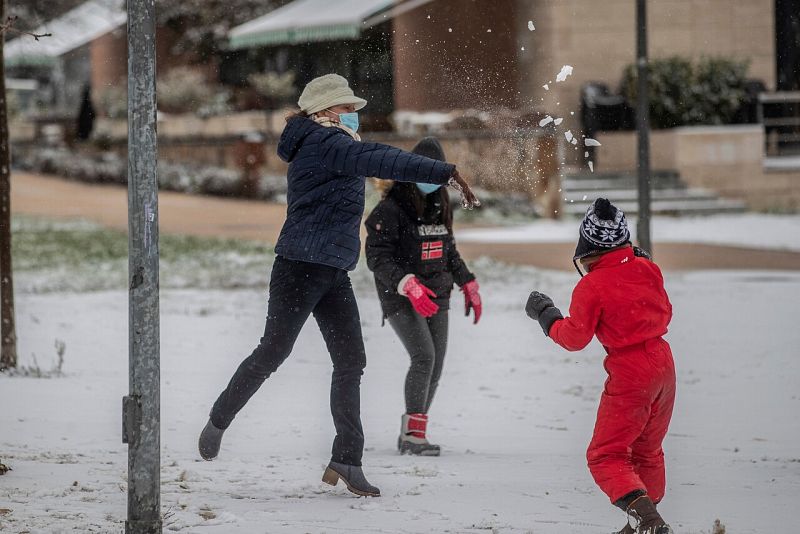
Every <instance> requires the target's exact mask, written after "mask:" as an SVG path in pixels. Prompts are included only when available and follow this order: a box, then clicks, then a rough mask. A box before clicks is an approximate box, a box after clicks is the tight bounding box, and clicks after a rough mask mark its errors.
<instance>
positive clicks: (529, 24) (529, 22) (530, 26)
mask: <svg viewBox="0 0 800 534" xmlns="http://www.w3.org/2000/svg"><path fill="white" fill-rule="evenodd" d="M528 29H529V30H530V31H533V30H535V29H536V26H534V25H533V21H532V20H529V21H528Z"/></svg>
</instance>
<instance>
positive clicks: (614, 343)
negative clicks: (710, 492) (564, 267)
mask: <svg viewBox="0 0 800 534" xmlns="http://www.w3.org/2000/svg"><path fill="white" fill-rule="evenodd" d="M671 317H672V305H671V304H670V302H669V298H668V297H667V293H666V292H665V291H664V279H663V277H662V275H661V271H660V270H659V268H658V267H657V266H656V264H655V263H653V262H652V261H650V260H647V259H645V258H640V257H637V256H634V254H633V249H632V248H631V247H625V248H622V249H619V250H615V251H613V252H608V253H606V254H604V255H603V256H601V257H600V259H599V260H598V261H597V262H596V263H594V264H593V265H592V266H591V268H590V271H589V273H588V274H587V275H586V276H584V277H583V278H582V279H581V281H580V282H579V283H578V285H577V286H576V287H575V290H574V291H573V293H572V302H571V303H570V307H569V317H567V318H565V319H561V320H558V321H556V322H555V323H554V324H553V326H552V327H551V328H550V332H549V335H550V337H551V338H552V339H553V341H555V342H556V343H558V344H559V345H561V346H562V347H564V348H565V349H567V350H580V349H582V348H584V347H585V346H586V345H587V344H588V343H589V342H590V341H591V339H592V336H593V335H597V339H598V340H599V341H600V343H602V344H603V346H604V347H605V349H606V352H607V356H606V358H605V361H604V362H603V365H604V367H605V369H606V372H607V373H608V379H607V380H606V383H605V387H604V389H603V394H602V396H601V398H600V407H599V408H598V410H597V422H596V423H595V427H594V435H593V437H592V442H591V443H590V444H589V450H588V451H587V453H586V458H587V460H588V462H589V470H590V471H591V473H592V476H593V477H594V480H595V482H597V485H598V486H600V489H602V490H603V491H604V492H605V493H606V495H608V497H609V498H610V499H611V502H612V503H613V502H616V501H617V500H618V499H620V498H621V497H624V496H625V495H627V494H628V493H630V492H632V491H635V490H638V489H644V490H646V491H647V493H648V495H649V496H650V498H651V499H652V500H653V502H656V503H657V502H659V501H660V500H661V499H662V497H663V496H664V489H665V486H666V479H665V475H664V452H663V450H662V448H661V442H662V441H663V439H664V436H665V435H666V433H667V427H668V426H669V421H670V418H671V416H672V406H673V403H674V401H675V367H674V365H673V362H672V352H671V351H670V347H669V344H668V343H667V342H666V341H664V340H663V339H662V338H661V336H662V335H664V334H666V333H667V325H668V324H669V321H670V318H671Z"/></svg>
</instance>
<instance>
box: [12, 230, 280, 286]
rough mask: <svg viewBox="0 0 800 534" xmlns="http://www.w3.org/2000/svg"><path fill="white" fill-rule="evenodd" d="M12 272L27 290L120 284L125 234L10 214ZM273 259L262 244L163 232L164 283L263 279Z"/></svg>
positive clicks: (244, 283) (124, 270) (237, 283)
mask: <svg viewBox="0 0 800 534" xmlns="http://www.w3.org/2000/svg"><path fill="white" fill-rule="evenodd" d="M12 232H13V236H12V240H13V242H12V255H13V262H14V272H15V273H16V274H17V275H18V276H20V275H21V279H22V284H21V285H20V287H21V289H22V290H23V291H24V290H28V291H36V292H40V291H51V290H93V289H94V290H99V289H123V288H125V287H126V283H127V275H128V236H127V234H126V233H125V232H122V231H119V230H113V229H108V228H104V227H102V226H99V225H96V224H94V223H90V222H86V221H54V220H49V219H42V218H34V217H14V219H13V221H12ZM273 258H274V253H273V248H272V246H271V245H268V244H266V243H260V242H254V241H243V240H235V239H220V238H207V237H195V236H179V235H170V234H162V235H160V236H159V260H160V282H161V285H162V286H163V287H242V286H252V285H263V284H266V278H267V277H266V274H267V273H268V270H267V269H268V268H269V266H270V265H271V264H272V259H273Z"/></svg>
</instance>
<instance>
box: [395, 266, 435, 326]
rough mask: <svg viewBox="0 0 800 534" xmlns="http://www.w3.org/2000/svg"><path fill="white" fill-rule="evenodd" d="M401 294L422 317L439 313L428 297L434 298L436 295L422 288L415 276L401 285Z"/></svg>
mask: <svg viewBox="0 0 800 534" xmlns="http://www.w3.org/2000/svg"><path fill="white" fill-rule="evenodd" d="M403 293H405V295H406V296H407V297H408V300H410V301H411V305H412V306H413V307H414V311H416V312H417V313H418V314H420V315H421V316H423V317H431V316H433V315H435V314H436V312H437V311H439V306H438V305H437V304H436V303H435V302H433V301H432V300H431V299H430V297H436V293H434V292H433V291H431V290H430V289H429V288H427V287H425V286H423V285H422V284H421V283H420V281H419V280H418V279H417V277H416V276H412V277H411V278H409V279H408V280H407V281H406V283H405V284H404V285H403Z"/></svg>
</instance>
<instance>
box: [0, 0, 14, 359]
mask: <svg viewBox="0 0 800 534" xmlns="http://www.w3.org/2000/svg"><path fill="white" fill-rule="evenodd" d="M6 13H7V12H6V0H0V24H3V23H5V22H6V20H7V15H6ZM5 40H6V32H5V31H0V371H2V370H4V369H11V368H14V367H16V366H17V329H16V326H15V324H14V277H13V271H12V269H11V264H12V261H11V148H10V146H9V133H10V132H9V130H8V103H7V102H6V76H5V71H6V70H5V59H4V56H3V50H4V46H5Z"/></svg>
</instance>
